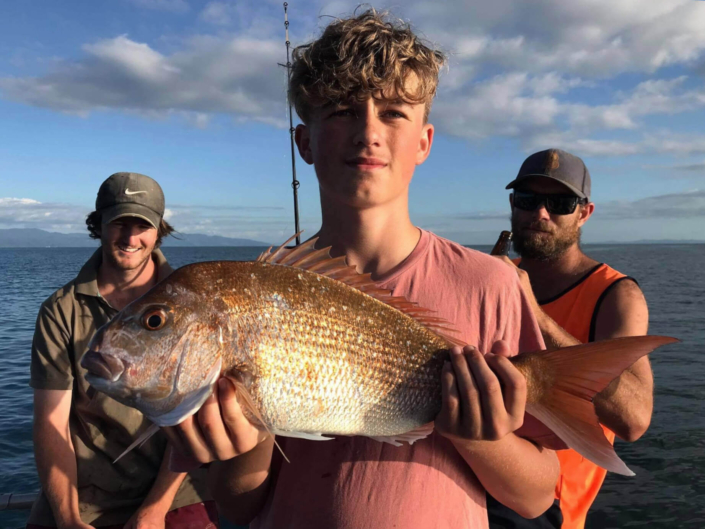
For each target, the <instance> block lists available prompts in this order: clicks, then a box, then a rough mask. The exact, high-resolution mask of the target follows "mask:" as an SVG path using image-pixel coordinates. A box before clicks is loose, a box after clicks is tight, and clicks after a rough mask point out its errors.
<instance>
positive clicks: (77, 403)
mask: <svg viewBox="0 0 705 529" xmlns="http://www.w3.org/2000/svg"><path fill="white" fill-rule="evenodd" d="M152 257H153V259H154V261H155V264H156V265H157V274H158V279H159V280H161V279H164V278H165V277H166V276H168V275H169V274H170V273H171V272H172V269H171V267H170V266H169V264H168V263H167V262H166V259H165V258H164V255H163V254H162V253H161V251H159V250H155V251H154V253H153V254H152ZM101 262H102V251H101V249H100V248H98V250H97V251H96V252H95V253H94V254H93V256H92V257H91V258H90V259H89V260H88V262H87V263H86V264H85V265H84V266H83V268H82V269H81V271H80V272H79V274H78V276H77V277H76V279H74V280H73V281H71V282H70V283H68V284H67V285H65V286H64V287H62V288H60V289H59V290H57V291H56V292H54V294H52V295H51V296H50V297H49V298H48V299H47V300H46V301H45V302H44V303H43V304H42V306H41V308H40V309H39V316H38V317H37V325H36V328H35V332H34V340H33V343H32V364H31V378H30V386H32V387H33V388H35V389H55V390H71V391H73V395H72V402H71V412H70V416H69V426H70V431H71V440H72V441H73V446H74V450H75V452H76V461H77V474H78V500H79V508H80V512H81V518H82V519H83V521H84V522H86V523H90V524H92V525H94V526H101V525H113V524H121V523H124V522H127V520H128V519H129V518H130V517H131V516H132V514H133V513H134V512H135V510H136V509H137V508H138V507H139V506H140V504H141V503H142V501H143V500H144V498H145V497H146V495H147V493H148V492H149V490H150V489H151V487H152V484H153V483H154V480H155V478H156V476H157V473H158V472H159V467H160V465H161V462H162V458H163V455H164V450H165V448H166V438H165V437H164V435H163V434H162V433H161V432H158V433H157V434H156V435H154V436H153V437H152V438H151V439H149V440H148V441H147V442H146V443H145V444H143V445H142V446H140V447H139V448H135V449H134V450H132V451H131V452H130V453H129V454H127V455H126V456H125V457H123V458H122V459H121V460H120V461H118V462H117V463H113V461H114V460H115V458H117V457H118V456H119V455H120V454H121V453H122V452H123V451H124V450H125V449H126V448H127V447H128V446H129V445H130V444H131V443H132V442H133V441H134V440H135V439H136V438H137V436H138V435H139V434H140V433H142V432H143V431H144V430H145V429H147V428H148V427H149V426H150V424H151V423H150V422H149V420H147V419H146V418H145V417H144V416H143V415H142V414H141V413H140V412H139V411H137V410H136V409H134V408H129V407H127V406H124V405H122V404H120V403H118V402H117V401H115V400H113V399H111V398H110V397H108V396H106V395H105V394H103V393H100V392H96V391H95V390H94V389H93V388H91V387H90V386H89V385H88V383H87V382H86V380H85V378H84V375H85V372H86V371H85V369H83V368H82V367H81V365H80V361H81V357H82V356H83V354H84V353H85V352H86V351H87V349H88V343H89V342H90V339H91V338H92V337H93V334H94V333H95V331H96V330H97V329H98V328H100V327H101V326H102V325H104V324H105V323H107V322H108V321H110V320H111V319H112V318H113V316H115V315H116V314H117V312H118V311H117V310H115V309H114V308H113V307H111V306H110V305H109V304H108V302H107V301H106V300H105V299H104V298H103V297H102V296H101V295H100V292H99V291H98V281H97V278H98V268H99V267H100V264H101ZM205 472H206V471H205V470H204V469H199V470H196V471H195V472H192V473H190V474H189V475H188V476H187V477H186V479H185V480H184V482H183V484H182V485H181V487H180V488H179V491H178V492H177V494H176V497H175V498H174V501H173V503H172V505H171V509H177V508H179V507H183V506H185V505H191V504H194V503H199V502H201V501H204V499H210V497H208V496H207V492H206V486H205V483H206V480H205V477H206V474H205ZM28 523H33V524H37V525H45V526H55V525H56V523H55V521H54V517H53V515H52V511H51V507H50V505H49V502H48V501H47V499H46V496H45V495H44V494H43V493H42V494H40V495H39V498H38V499H37V501H36V502H35V503H34V506H33V507H32V512H31V513H30V517H29V520H28Z"/></svg>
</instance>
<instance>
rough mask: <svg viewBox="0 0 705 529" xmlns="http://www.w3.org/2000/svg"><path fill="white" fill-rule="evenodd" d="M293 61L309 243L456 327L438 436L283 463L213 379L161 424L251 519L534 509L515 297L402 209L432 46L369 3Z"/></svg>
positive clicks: (297, 450) (420, 143)
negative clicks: (493, 505)
mask: <svg viewBox="0 0 705 529" xmlns="http://www.w3.org/2000/svg"><path fill="white" fill-rule="evenodd" d="M294 57H295V60H294V64H293V71H292V77H291V81H290V86H289V93H290V97H291V100H292V102H293V103H294V104H295V106H296V110H297V113H298V114H299V116H300V118H301V120H302V121H303V125H299V126H298V127H297V129H296V142H297V145H298V148H299V152H300V154H301V156H302V158H303V159H304V160H305V161H306V162H307V163H309V164H313V166H314V168H315V170H316V175H317V177H318V181H319V187H320V195H321V210H322V226H321V230H320V232H319V233H318V237H319V239H318V242H317V244H316V246H317V247H318V248H323V247H326V246H331V247H332V253H333V255H334V256H342V255H344V256H346V258H347V261H348V263H349V264H352V265H354V266H356V267H357V270H358V271H359V272H363V273H370V274H371V275H372V278H373V279H374V280H375V281H376V283H377V284H378V285H379V286H380V287H381V288H384V289H388V290H391V291H392V293H393V295H394V296H404V297H406V298H407V299H409V300H411V301H415V302H418V304H419V305H420V306H422V307H426V308H429V309H433V310H434V311H436V314H437V315H438V316H439V317H442V318H444V319H446V320H448V321H451V322H454V323H455V324H456V326H457V328H458V330H459V331H460V334H459V336H458V337H459V338H460V339H461V340H462V341H463V342H465V343H468V344H474V346H465V347H464V348H460V347H454V348H453V349H452V350H451V353H450V360H449V361H446V363H445V365H444V367H443V370H442V373H441V378H442V407H441V411H440V413H439V414H438V416H437V417H436V419H435V430H434V432H433V433H431V434H430V435H429V436H428V437H427V438H425V439H421V440H419V441H418V442H416V443H415V444H413V445H410V444H407V443H404V444H403V445H402V446H400V447H393V446H391V445H389V444H384V443H380V442H377V441H376V440H373V439H370V438H367V437H362V436H355V437H337V438H336V439H334V440H329V441H326V442H312V441H308V440H302V439H294V438H286V437H280V436H278V437H277V440H278V442H279V444H280V445H281V448H282V449H283V452H284V453H285V454H286V456H287V457H288V459H289V460H290V461H291V463H286V462H283V461H282V458H281V457H280V456H279V454H278V453H277V452H276V451H275V450H273V447H274V443H273V439H272V437H271V436H269V435H268V434H267V433H266V432H263V431H261V430H260V429H257V428H255V427H254V426H253V425H252V424H251V423H250V422H249V421H248V419H247V418H246V417H245V415H244V414H243V413H242V411H241V408H240V406H239V404H238V399H237V396H236V391H235V388H234V387H233V385H232V384H231V383H230V382H229V381H228V380H227V379H225V378H222V379H221V380H220V381H219V382H218V384H217V388H218V390H217V396H211V397H210V398H209V399H208V400H207V401H206V403H205V404H204V405H203V407H202V408H201V409H200V411H199V412H198V413H197V414H196V415H194V416H191V417H188V418H187V419H186V420H184V421H183V422H182V423H181V424H179V425H178V426H176V427H173V428H168V429H166V431H167V434H168V435H169V437H170V439H171V440H172V442H173V443H174V444H175V445H177V447H178V448H179V450H180V451H181V452H183V453H185V454H189V455H191V456H192V457H194V458H195V459H197V460H198V461H199V462H202V463H206V462H211V464H210V468H209V483H210V489H211V492H212V494H213V496H214V498H215V499H216V501H217V503H218V506H219V509H220V511H221V512H222V513H223V514H224V515H225V516H226V517H228V518H230V519H232V520H233V521H235V522H237V523H248V522H250V521H252V527H257V528H264V527H271V528H275V527H350V528H359V527H404V528H412V527H419V528H427V527H453V528H460V527H473V528H482V527H487V513H486V509H485V491H488V492H490V493H491V494H492V495H493V496H494V497H495V498H497V499H498V500H499V501H501V502H502V503H504V504H506V505H508V506H509V507H511V508H512V509H514V510H515V511H517V512H519V513H520V514H522V515H523V516H525V517H529V518H530V517H535V516H538V515H540V514H541V513H542V512H544V511H545V510H546V509H547V508H548V507H549V506H550V505H551V503H552V501H553V489H554V486H555V483H556V479H557V477H558V463H557V459H556V455H555V453H554V452H553V451H552V450H549V449H546V448H542V447H540V446H538V445H537V444H535V443H534V442H532V441H529V440H527V439H526V438H525V437H523V436H522V435H526V434H528V431H529V430H530V429H531V428H534V430H536V429H537V428H540V425H537V424H529V422H530V418H527V420H526V421H525V415H524V412H525V406H526V400H527V385H526V381H525V379H524V377H523V376H522V374H521V373H520V372H519V370H518V369H517V368H516V367H515V366H514V365H513V364H512V363H510V362H509V360H508V358H507V357H508V356H510V354H511V353H510V352H512V353H513V352H528V351H534V350H538V349H543V348H544V343H543V340H542V338H541V332H540V330H539V328H538V325H537V322H536V320H535V318H534V316H533V315H532V312H531V309H530V305H529V303H528V301H527V298H526V296H525V294H524V293H523V291H522V290H521V287H520V285H519V282H518V279H517V277H516V274H515V273H514V272H513V271H512V270H510V269H509V268H508V267H506V266H504V265H503V264H501V263H499V262H498V261H496V260H495V259H493V258H491V257H489V256H485V255H482V254H480V253H479V252H475V251H473V250H470V249H467V248H464V247H462V246H460V245H457V244H455V243H452V242H450V241H447V240H444V239H441V238H439V237H437V236H435V235H434V234H432V233H430V232H427V231H424V230H421V229H419V228H417V227H416V226H414V225H413V224H412V223H411V220H410V218H409V208H408V191H409V185H410V183H411V179H412V176H413V173H414V170H415V168H416V166H417V165H420V164H422V163H423V162H424V161H425V160H426V158H427V157H428V156H429V154H430V151H431V146H432V143H433V138H434V128H433V125H431V124H430V123H428V114H429V111H430V107H431V100H432V98H433V97H434V95H435V91H436V85H437V81H438V72H439V69H440V68H441V66H442V65H443V63H444V61H445V58H444V56H443V54H442V53H441V52H439V51H437V50H433V49H431V48H429V47H427V46H426V45H425V44H423V43H422V42H421V41H420V40H419V38H418V37H417V36H416V35H414V33H413V32H412V31H411V30H410V28H409V27H408V26H406V25H404V24H401V23H398V22H395V21H388V20H387V19H386V18H385V17H384V16H383V15H380V14H378V13H377V12H375V11H374V10H369V11H366V12H364V13H362V14H360V15H358V16H355V17H353V18H350V19H345V20H336V21H334V22H332V23H331V24H330V25H329V26H328V27H327V28H326V30H325V31H324V33H323V35H322V36H321V37H320V38H319V39H318V40H317V41H315V42H313V43H311V44H309V45H306V46H302V47H300V48H297V50H296V51H295V55H294ZM522 425H523V426H522ZM519 434H522V435H519ZM544 434H545V431H544ZM537 435H538V434H536V435H534V436H533V438H534V439H535V438H536V437H537ZM545 435H546V436H548V435H549V434H545ZM546 444H549V445H550V443H544V446H545V445H546ZM253 520H254V521H253Z"/></svg>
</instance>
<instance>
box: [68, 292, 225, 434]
mask: <svg viewBox="0 0 705 529" xmlns="http://www.w3.org/2000/svg"><path fill="white" fill-rule="evenodd" d="M221 314H222V311H218V310H214V309H213V307H212V303H205V302H204V300H203V298H202V295H199V294H198V293H196V292H195V291H194V290H192V289H189V288H188V286H186V287H184V286H182V285H179V284H178V283H177V284H174V282H170V281H169V279H167V280H166V282H162V283H160V284H158V285H157V286H156V287H154V288H153V289H152V290H150V291H149V292H148V293H147V294H145V295H144V296H143V297H141V298H139V299H138V300H136V301H134V302H132V303H131V304H130V305H128V306H127V307H125V308H124V309H123V310H122V311H120V312H119V313H118V314H117V315H116V316H115V317H114V318H113V319H112V320H111V321H110V322H109V323H107V324H106V325H104V326H103V327H101V328H100V329H99V330H98V331H97V332H96V334H95V335H94V337H93V339H92V340H91V342H90V344H89V347H88V351H87V352H86V353H85V354H84V355H83V358H82V359H81V366H82V367H84V368H85V369H86V370H87V371H88V373H87V374H86V380H87V381H88V383H89V384H91V386H93V387H94V388H95V389H97V390H98V391H101V392H103V393H105V394H107V395H108V396H110V397H112V398H113V399H115V400H117V401H118V402H121V403H122V404H125V405H127V406H130V407H133V408H137V409H138V410H139V411H141V412H142V413H143V414H144V415H145V416H146V417H147V418H149V419H150V420H151V421H152V422H154V423H156V424H158V425H160V426H172V425H174V424H178V423H179V422H181V421H182V420H184V419H185V418H186V417H188V416H189V415H191V414H193V413H195V412H196V411H197V410H198V409H199V408H200V406H201V405H202V404H203V402H204V401H205V400H206V399H207V398H208V396H209V395H210V393H211V391H212V388H213V385H214V384H215V382H216V381H217V379H218V377H219V376H220V372H221V367H222V352H223V349H224V347H225V346H226V334H225V333H224V330H225V329H227V328H228V326H227V324H225V325H223V321H221V319H222V316H221Z"/></svg>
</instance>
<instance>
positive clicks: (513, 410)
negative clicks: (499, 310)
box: [435, 341, 526, 441]
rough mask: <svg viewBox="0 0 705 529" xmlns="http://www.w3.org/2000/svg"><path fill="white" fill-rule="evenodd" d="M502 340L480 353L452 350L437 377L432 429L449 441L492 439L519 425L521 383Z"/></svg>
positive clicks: (468, 349)
mask: <svg viewBox="0 0 705 529" xmlns="http://www.w3.org/2000/svg"><path fill="white" fill-rule="evenodd" d="M509 354H510V351H509V347H508V346H507V344H506V342H504V341H498V342H495V344H494V345H493V346H492V352H491V353H487V354H486V355H483V354H482V353H480V351H478V350H477V349H476V348H475V347H473V346H470V345H467V346H465V348H463V349H461V348H460V347H453V348H452V349H451V352H450V357H451V360H450V361H449V362H446V365H445V366H444V368H443V372H442V374H441V377H442V387H443V404H442V407H441V412H440V413H439V414H438V416H437V417H436V421H435V424H436V429H437V430H438V432H439V433H440V434H441V435H443V436H444V437H447V438H449V439H451V440H458V441H496V440H499V439H502V438H503V437H504V436H506V435H507V434H510V433H512V432H514V431H515V430H517V429H518V428H519V427H521V425H522V424H523V422H524V408H525V406H526V379H525V378H524V376H523V375H522V374H521V373H520V372H519V371H518V370H517V369H516V368H515V367H514V365H512V363H511V362H510V361H509V359H508V357H509Z"/></svg>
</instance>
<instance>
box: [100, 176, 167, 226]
mask: <svg viewBox="0 0 705 529" xmlns="http://www.w3.org/2000/svg"><path fill="white" fill-rule="evenodd" d="M95 209H96V211H100V213H101V222H102V223H103V224H109V223H111V222H112V221H114V220H115V219H118V218H120V217H138V218H140V219H144V220H146V221H147V222H149V223H150V224H151V225H152V226H154V227H155V228H157V229H159V223H160V221H161V220H162V217H163V216H164V193H163V192H162V188H161V187H160V186H159V184H158V183H157V182H156V181H154V180H153V179H152V178H150V177H148V176H146V175H143V174H139V173H115V174H113V175H110V176H109V177H108V179H107V180H106V181H105V182H103V183H102V185H101V186H100V189H99V190H98V197H97V198H96V199H95Z"/></svg>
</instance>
